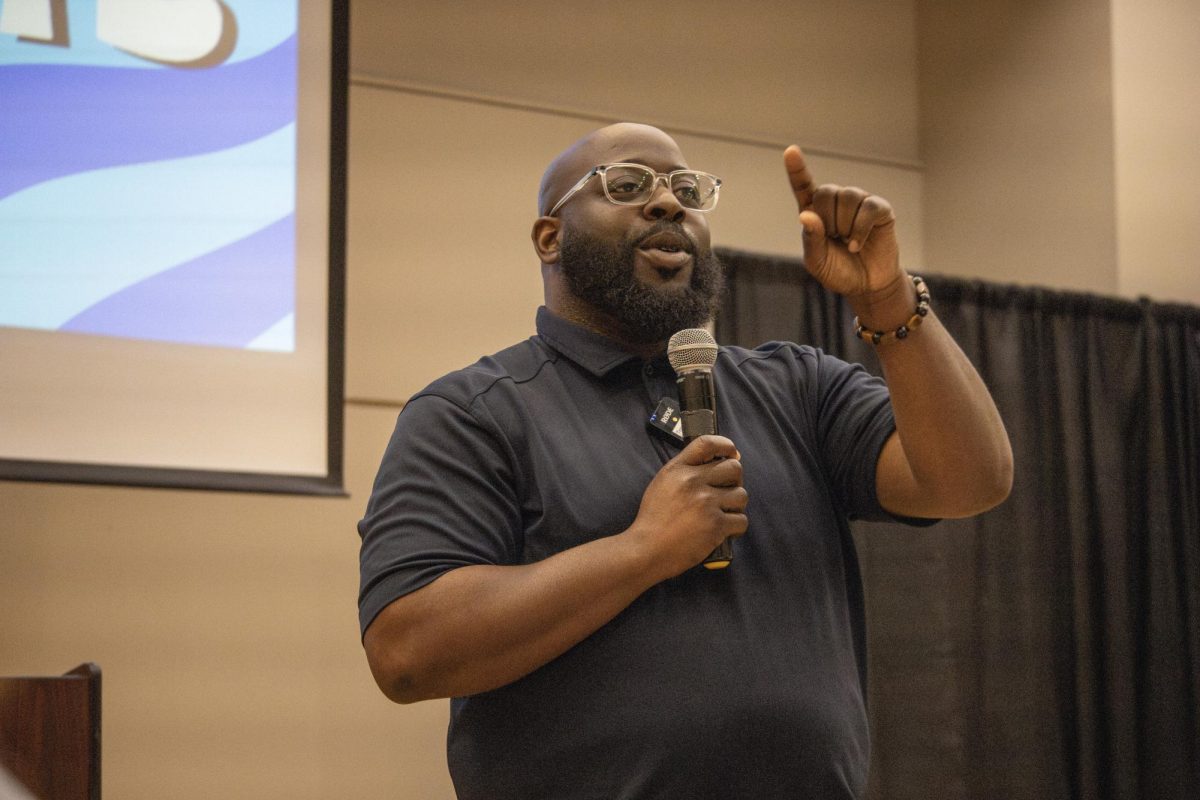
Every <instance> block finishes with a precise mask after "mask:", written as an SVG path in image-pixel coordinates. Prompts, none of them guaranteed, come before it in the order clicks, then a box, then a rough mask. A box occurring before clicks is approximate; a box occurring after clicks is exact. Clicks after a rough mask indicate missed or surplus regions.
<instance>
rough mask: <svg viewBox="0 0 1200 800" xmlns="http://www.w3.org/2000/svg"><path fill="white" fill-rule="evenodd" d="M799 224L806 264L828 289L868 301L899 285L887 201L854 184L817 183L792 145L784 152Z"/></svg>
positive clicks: (893, 230) (896, 248)
mask: <svg viewBox="0 0 1200 800" xmlns="http://www.w3.org/2000/svg"><path fill="white" fill-rule="evenodd" d="M783 165H784V167H785V168H786V170H787V175H788V181H789V182H790V183H791V186H792V193H793V194H794V195H795V196H796V205H797V206H799V208H800V224H801V226H802V227H803V228H804V266H805V267H806V268H807V269H808V271H809V273H811V274H812V276H813V277H814V278H816V279H817V281H818V282H819V283H820V284H821V285H822V286H824V287H825V288H826V289H828V290H830V291H831V292H836V293H837V294H840V295H844V296H846V297H848V298H850V299H852V300H853V299H861V300H865V301H866V302H867V303H868V304H871V303H872V302H873V301H874V300H875V299H876V298H877V297H878V295H879V294H890V293H891V292H894V291H896V290H897V289H900V288H903V287H904V284H905V283H906V281H905V280H904V272H903V270H902V269H901V268H900V248H899V245H898V244H897V242H896V215H895V214H894V213H893V212H892V207H891V205H890V204H889V203H888V201H887V200H884V199H883V198H882V197H879V196H878V195H874V194H871V193H869V192H865V191H863V190H862V189H859V188H857V187H854V186H838V185H836V184H831V183H827V184H822V185H820V186H817V185H816V183H815V182H814V180H813V177H812V173H811V172H809V169H808V164H807V163H805V160H804V153H802V152H801V151H800V148H799V147H797V146H796V145H791V146H790V147H788V148H787V149H786V150H784V151H783Z"/></svg>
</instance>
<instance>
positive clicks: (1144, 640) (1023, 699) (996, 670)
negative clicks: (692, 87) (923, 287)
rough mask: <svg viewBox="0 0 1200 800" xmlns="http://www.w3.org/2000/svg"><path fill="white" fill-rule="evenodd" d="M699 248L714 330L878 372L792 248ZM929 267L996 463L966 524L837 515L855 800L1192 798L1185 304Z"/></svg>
mask: <svg viewBox="0 0 1200 800" xmlns="http://www.w3.org/2000/svg"><path fill="white" fill-rule="evenodd" d="M719 254H720V256H721V258H722V260H723V261H724V262H725V264H726V267H727V270H728V274H729V293H728V295H727V297H726V299H725V302H724V304H723V308H722V312H721V315H720V317H719V318H718V321H717V339H718V341H721V342H725V343H730V344H740V345H744V346H755V345H757V344H759V343H761V342H764V341H769V340H772V339H782V340H790V341H798V342H803V343H808V344H812V345H814V346H816V347H819V348H821V349H823V350H825V351H827V352H830V353H833V354H835V355H838V356H840V357H842V358H845V359H847V360H850V361H857V362H860V363H862V364H863V365H864V366H866V367H867V369H869V370H870V371H872V372H874V373H876V374H878V372H879V367H878V363H877V361H876V360H875V357H874V355H873V354H872V353H871V347H870V346H869V345H866V344H865V343H863V342H860V341H858V340H857V339H855V338H854V336H853V335H852V331H851V320H852V314H851V313H850V311H849V309H848V308H847V307H846V305H845V303H844V302H843V301H841V300H840V298H837V297H835V296H833V295H831V294H829V293H828V292H825V291H824V290H823V289H822V288H821V287H820V286H819V285H817V284H816V282H815V281H813V280H812V279H811V278H809V277H808V275H807V273H806V272H805V271H804V269H803V265H802V263H801V261H800V260H799V259H794V258H779V257H770V256H763V255H756V254H751V253H744V252H738V251H733V250H721V251H720V253H719ZM925 278H926V281H927V283H928V284H929V287H930V291H931V293H932V295H933V307H934V310H935V312H936V313H937V315H938V316H939V318H940V319H941V320H942V322H943V323H944V325H945V326H946V328H947V329H948V330H949V331H950V332H951V334H952V335H953V336H954V337H955V339H956V341H957V342H958V343H959V345H960V346H961V347H962V349H963V350H964V352H966V354H967V355H968V356H969V357H970V359H971V361H972V363H974V364H975V365H976V367H977V368H978V370H979V372H980V374H981V375H982V377H983V379H984V381H985V382H986V383H987V385H988V387H989V389H990V390H991V392H992V395H993V397H994V398H995V399H996V404H997V406H998V407H999V408H1000V412H1001V415H1002V416H1003V418H1004V422H1005V425H1006V426H1007V428H1008V432H1009V435H1010V438H1011V440H1012V444H1013V452H1014V458H1015V461H1016V473H1015V482H1014V487H1013V492H1012V495H1011V496H1010V497H1009V499H1008V500H1007V501H1005V502H1004V503H1003V504H1001V505H1000V506H999V507H998V508H996V509H993V510H992V511H990V512H988V513H986V514H983V515H980V516H978V517H976V518H974V519H970V520H947V521H944V522H942V523H939V524H938V525H936V526H934V527H932V528H928V529H912V528H908V527H905V526H900V525H893V524H882V523H856V524H855V542H856V547H857V550H858V556H859V561H860V566H861V568H862V574H863V581H864V586H865V590H866V598H867V618H868V625H867V629H868V641H869V650H868V652H869V681H868V684H869V685H868V692H869V698H870V714H871V724H872V772H871V783H870V797H872V798H887V799H888V800H893V799H896V798H934V797H936V798H972V800H974V799H975V798H1039V800H1041V799H1043V798H1060V797H1061V798H1122V799H1123V798H1180V800H1183V799H1184V798H1187V800H1195V798H1200V712H1198V701H1200V309H1197V308H1192V307H1188V306H1178V305H1167V304H1158V303H1153V302H1149V301H1146V300H1142V301H1138V302H1133V301H1123V300H1115V299H1111V298H1103V297H1097V296H1090V295H1086V294H1079V293H1070V292H1056V291H1049V290H1044V289H1036V288H1025V287H1014V286H1006V285H1001V284H993V283H988V282H985V281H978V280H965V279H956V278H950V277H943V276H929V275H926V276H925ZM916 335H919V331H918V333H917V334H916ZM930 389H931V390H936V387H930Z"/></svg>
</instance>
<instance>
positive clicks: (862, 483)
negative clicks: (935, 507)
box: [816, 351, 896, 519]
mask: <svg viewBox="0 0 1200 800" xmlns="http://www.w3.org/2000/svg"><path fill="white" fill-rule="evenodd" d="M816 401H817V408H816V434H817V439H818V444H819V447H820V452H821V453H822V458H823V459H824V462H825V471H826V474H827V475H828V476H829V479H830V482H831V484H832V486H833V488H834V493H835V495H836V496H837V499H838V502H839V503H840V504H841V506H842V509H843V510H844V511H845V513H846V514H847V515H848V516H849V517H851V518H853V519H894V517H893V516H892V515H890V514H888V512H887V511H885V510H884V509H883V508H882V507H881V506H880V505H879V497H878V494H877V491H876V484H875V481H876V468H877V464H878V462H879V454H880V452H881V451H882V450H883V445H884V443H885V442H886V441H887V439H888V437H889V436H891V434H892V432H893V431H894V430H895V429H896V420H895V417H894V416H893V414H892V404H891V399H890V397H889V395H888V390H887V385H886V384H885V383H884V382H883V380H882V379H881V378H877V377H875V376H873V375H871V374H870V373H868V372H867V371H866V370H865V369H863V367H862V366H861V365H859V364H848V363H846V362H845V361H842V360H841V359H838V358H835V357H833V356H830V355H827V354H825V353H822V352H820V351H817V394H816Z"/></svg>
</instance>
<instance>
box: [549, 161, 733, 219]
mask: <svg viewBox="0 0 1200 800" xmlns="http://www.w3.org/2000/svg"><path fill="white" fill-rule="evenodd" d="M594 175H599V176H600V181H601V183H600V185H601V186H603V187H604V196H605V197H607V198H608V199H609V202H612V203H616V204H617V205H619V206H640V205H645V204H646V203H648V202H649V201H650V198H651V197H653V196H654V190H655V189H657V188H658V182H659V181H662V182H663V185H664V186H666V187H667V188H668V189H670V190H671V193H672V194H673V195H675V199H677V200H678V201H679V204H680V205H681V206H683V207H684V208H690V209H692V210H693V211H712V210H713V209H714V208H716V205H717V193H718V192H719V191H720V189H721V179H720V178H718V177H717V176H716V175H709V174H708V173H707V172H696V171H695V170H691V169H677V170H675V171H674V172H666V173H663V172H655V171H654V170H652V169H650V168H649V167H647V166H643V165H641V164H601V165H599V166H596V167H592V168H591V169H590V170H588V173H587V174H586V175H584V176H583V177H582V178H580V179H579V182H578V183H576V184H575V185H574V186H572V187H571V188H570V189H569V190H568V191H567V193H566V194H564V195H563V197H562V199H561V200H559V201H558V202H557V203H555V204H554V208H552V209H550V213H549V214H547V215H546V216H548V217H553V216H554V215H555V214H556V213H558V210H559V209H560V208H562V207H563V203H565V202H567V201H568V200H570V199H571V197H573V196H574V195H575V193H576V192H578V191H579V190H580V189H582V188H583V187H584V185H586V184H587V182H588V181H590V180H591V179H592V176H594Z"/></svg>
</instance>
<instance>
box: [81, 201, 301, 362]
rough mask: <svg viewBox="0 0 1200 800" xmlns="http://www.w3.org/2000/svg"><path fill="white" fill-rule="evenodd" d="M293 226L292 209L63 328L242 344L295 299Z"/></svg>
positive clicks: (127, 290) (115, 296) (108, 299)
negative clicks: (276, 219) (242, 236)
mask: <svg viewBox="0 0 1200 800" xmlns="http://www.w3.org/2000/svg"><path fill="white" fill-rule="evenodd" d="M295 230H296V218H295V215H294V214H290V215H288V216H287V217H285V218H283V219H281V220H280V221H279V222H276V223H274V224H273V225H269V226H267V227H266V228H264V229H262V230H261V231H259V232H257V233H255V234H253V235H251V236H248V237H246V238H245V239H242V240H241V241H238V242H235V243H233V244H231V245H229V246H227V247H223V248H221V249H220V250H215V251H213V252H211V253H207V254H205V255H203V256H201V257H199V258H196V259H193V260H192V261H189V262H187V263H185V264H180V265H179V266H177V267H172V268H171V269H168V270H165V271H163V272H160V273H158V274H157V275H154V276H152V277H150V278H146V279H145V280H143V281H140V282H139V283H135V284H133V285H132V286H129V287H127V288H125V289H122V290H121V291H119V292H116V293H114V294H112V295H110V296H109V297H106V298H105V299H104V300H101V301H100V302H98V303H96V304H95V305H93V306H92V307H91V308H88V309H86V310H85V311H83V312H81V313H80V314H78V315H76V316H75V317H74V318H72V319H70V320H68V321H67V322H66V323H65V324H64V325H63V326H62V327H61V328H60V330H64V331H71V332H75V333H92V334H103V335H108V336H123V337H129V338H139V339H153V340H157V341H166V342H178V343H183V344H204V345H215V346H223V347H245V346H246V345H248V344H250V343H251V342H253V341H254V340H255V339H256V338H258V337H259V336H260V335H262V334H263V333H264V332H265V331H267V330H268V329H270V328H271V327H272V326H274V325H275V324H276V323H278V322H279V321H280V320H281V319H283V318H284V317H286V316H287V315H289V314H290V313H291V312H292V310H293V308H294V306H295V298H296V279H295V269H294V267H293V264H294V263H295ZM275 349H279V348H275Z"/></svg>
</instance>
